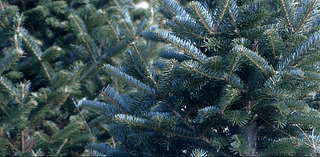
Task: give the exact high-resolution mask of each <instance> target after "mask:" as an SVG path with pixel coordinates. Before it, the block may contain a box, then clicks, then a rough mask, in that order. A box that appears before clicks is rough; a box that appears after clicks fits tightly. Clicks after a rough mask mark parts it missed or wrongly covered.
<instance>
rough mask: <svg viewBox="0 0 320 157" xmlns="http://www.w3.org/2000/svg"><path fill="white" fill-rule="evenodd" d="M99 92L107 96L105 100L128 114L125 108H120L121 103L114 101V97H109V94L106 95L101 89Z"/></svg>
mask: <svg viewBox="0 0 320 157" xmlns="http://www.w3.org/2000/svg"><path fill="white" fill-rule="evenodd" d="M100 93H102V95H103V96H104V97H105V98H107V100H108V101H109V102H110V103H112V104H114V105H115V106H116V107H117V108H118V109H120V110H121V112H122V113H123V114H126V115H127V114H128V112H126V111H125V110H123V109H122V108H121V105H120V104H118V103H117V102H116V101H114V99H113V98H112V97H110V96H109V95H107V94H106V93H105V92H102V91H101V92H100Z"/></svg>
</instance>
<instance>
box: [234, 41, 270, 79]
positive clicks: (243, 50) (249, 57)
mask: <svg viewBox="0 0 320 157" xmlns="http://www.w3.org/2000/svg"><path fill="white" fill-rule="evenodd" d="M237 49H238V50H239V51H240V52H241V53H242V54H243V55H244V56H245V57H246V58H248V59H249V60H250V61H251V62H252V63H253V64H254V65H255V66H256V67H257V68H258V69H260V70H261V71H262V72H263V73H264V75H265V76H268V77H270V74H269V73H268V72H267V71H266V70H265V69H264V68H263V67H262V66H260V65H259V63H258V62H256V61H255V60H254V59H253V58H251V56H249V55H248V54H247V53H246V52H245V51H246V50H247V48H245V47H243V46H239V47H237ZM253 53H254V52H253Z"/></svg>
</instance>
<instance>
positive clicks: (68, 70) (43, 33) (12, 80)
mask: <svg viewBox="0 0 320 157" xmlns="http://www.w3.org/2000/svg"><path fill="white" fill-rule="evenodd" d="M133 11H136V9H135V8H134V6H133V3H132V2H131V1H125V0H124V1H115V0H114V1H98V0H93V1H87V0H77V1H75V0H72V1H68V0H67V1H52V0H36V1H34V0H26V1H11V0H10V1H7V0H0V32H1V37H0V155H10V156H11V155H17V156H26V155H28V156H80V155H81V154H83V153H84V150H85V146H86V144H87V143H89V142H105V141H107V140H108V138H109V137H110V135H109V133H108V130H107V129H106V128H105V126H104V123H106V121H105V118H104V117H102V116H100V115H99V114H98V113H95V112H88V111H91V109H83V110H81V111H80V110H78V108H77V107H76V106H75V104H74V102H73V101H74V100H76V99H79V98H82V97H88V98H90V99H93V98H96V97H98V96H99V95H100V94H101V93H103V92H104V91H100V90H101V89H102V88H103V87H104V86H105V85H106V84H111V83H113V82H112V78H111V77H110V75H109V74H108V73H106V72H105V71H103V70H101V67H102V66H103V64H105V63H108V64H111V65H114V66H117V65H118V64H119V61H118V60H120V59H121V58H123V56H122V55H121V54H122V52H123V51H124V50H126V49H127V48H128V47H129V46H130V45H132V43H133V42H135V41H136V40H137V37H138V36H139V35H140V33H141V31H143V30H144V29H146V28H147V27H148V25H150V23H149V20H148V19H149V16H150V12H149V11H146V10H143V11H142V10H140V12H143V13H144V16H143V17H140V18H136V19H135V20H131V17H130V15H131V14H130V12H133ZM114 84H116V85H117V84H119V85H121V82H117V81H116V82H114Z"/></svg>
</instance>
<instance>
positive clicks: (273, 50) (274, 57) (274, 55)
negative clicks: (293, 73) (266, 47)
mask: <svg viewBox="0 0 320 157" xmlns="http://www.w3.org/2000/svg"><path fill="white" fill-rule="evenodd" d="M271 34H272V31H270V32H268V33H267V35H268V37H269V39H270V44H271V46H272V57H273V59H276V51H275V47H274V43H273V40H272V36H271Z"/></svg>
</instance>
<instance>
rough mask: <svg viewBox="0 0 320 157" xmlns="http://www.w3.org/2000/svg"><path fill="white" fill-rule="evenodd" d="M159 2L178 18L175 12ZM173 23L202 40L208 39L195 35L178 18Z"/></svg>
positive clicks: (159, 0)
mask: <svg viewBox="0 0 320 157" xmlns="http://www.w3.org/2000/svg"><path fill="white" fill-rule="evenodd" d="M158 2H159V3H160V4H162V6H164V7H165V8H166V9H167V10H168V11H169V12H170V13H171V14H172V15H174V16H176V13H175V12H173V11H172V10H171V9H170V8H168V7H167V6H166V5H165V4H164V3H163V2H162V1H161V0H158ZM173 21H174V22H175V23H176V24H178V25H179V26H180V27H181V28H183V29H184V30H186V31H187V32H188V33H190V34H192V35H194V36H196V37H198V38H200V39H206V37H204V36H202V35H200V34H197V33H195V32H194V31H192V30H191V29H189V28H187V27H185V26H184V25H183V24H182V23H181V22H179V21H178V20H177V19H176V18H174V19H173Z"/></svg>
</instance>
